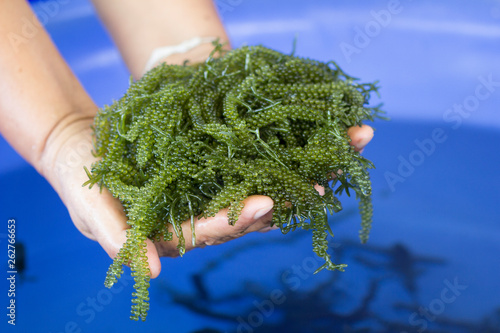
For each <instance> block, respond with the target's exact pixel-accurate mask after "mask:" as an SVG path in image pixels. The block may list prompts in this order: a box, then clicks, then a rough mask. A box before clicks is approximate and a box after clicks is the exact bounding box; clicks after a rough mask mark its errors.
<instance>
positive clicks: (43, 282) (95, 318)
mask: <svg viewBox="0 0 500 333" xmlns="http://www.w3.org/2000/svg"><path fill="white" fill-rule="evenodd" d="M47 3H52V4H57V6H56V7H51V8H56V9H57V10H55V11H53V12H52V11H48V10H47V8H49V7H47V6H46V4H47ZM391 3H392V4H396V5H391ZM32 4H33V6H34V8H35V10H36V11H37V13H38V14H39V15H40V16H43V15H46V17H47V23H46V28H47V29H48V30H49V32H50V34H51V36H52V38H53V40H54V42H55V43H56V45H57V46H58V47H59V49H60V51H61V53H62V54H63V56H64V57H65V59H66V60H67V62H68V63H69V64H70V66H71V67H72V69H73V70H74V72H75V74H76V75H77V76H78V78H79V79H80V80H81V82H82V83H83V85H84V86H85V88H86V89H87V90H88V92H89V93H90V94H91V96H92V97H93V98H94V100H95V101H96V103H97V104H98V105H100V106H102V105H104V104H109V103H111V102H112V100H113V99H118V98H119V97H120V96H121V95H122V94H123V93H124V92H125V90H126V88H127V86H128V82H129V73H128V72H127V70H126V68H125V65H124V63H123V62H122V60H121V59H120V55H119V53H118V51H117V50H116V48H115V47H114V46H113V44H112V42H111V40H110V39H109V37H108V35H107V33H106V32H105V31H104V30H103V27H102V26H101V24H100V23H99V21H98V19H97V17H96V14H95V12H94V10H93V8H92V6H91V5H90V4H89V2H87V1H83V0H75V1H71V2H70V3H67V4H62V3H58V2H57V1H52V2H50V1H36V2H33V3H32ZM218 8H219V11H220V13H221V16H222V18H223V20H224V23H225V25H226V27H227V30H228V33H229V35H230V37H231V41H232V43H233V46H235V47H237V46H240V45H243V44H250V45H253V44H263V45H265V46H268V47H272V48H275V49H277V50H279V51H283V52H286V53H289V52H290V51H291V49H292V42H293V39H294V38H295V36H297V50H296V54H297V55H300V56H304V57H310V58H314V59H318V60H322V61H327V60H332V59H333V60H335V61H336V62H337V63H338V64H339V65H340V67H341V68H342V69H343V70H344V71H346V72H347V73H349V74H350V75H353V76H356V77H359V78H361V80H362V81H365V82H371V81H375V80H379V81H380V85H381V87H382V88H381V91H380V92H381V99H380V100H378V99H376V98H375V99H374V100H373V102H374V104H375V103H377V102H378V101H382V102H384V107H383V108H384V110H385V111H387V113H388V115H389V116H390V117H391V118H392V120H391V121H390V122H382V121H379V122H376V123H375V124H373V125H374V127H375V128H376V133H375V138H374V140H373V141H372V143H370V145H369V146H368V147H367V149H366V152H365V155H366V156H367V157H368V158H369V159H371V160H372V161H373V162H374V164H375V165H376V167H377V169H376V170H374V171H373V172H372V179H373V187H374V207H375V215H374V223H373V229H372V234H371V238H370V241H369V245H368V246H367V247H365V248H364V249H363V248H360V247H358V246H357V245H353V244H355V243H354V242H355V241H356V236H357V231H358V225H359V221H358V220H359V217H358V216H357V213H356V212H355V208H356V203H355V202H354V201H353V200H351V199H349V198H342V201H343V202H344V200H345V199H347V200H345V204H344V207H345V209H344V212H342V213H339V214H336V215H335V216H333V217H332V218H331V220H330V221H331V224H332V227H333V230H334V233H335V238H334V243H332V244H333V245H334V247H335V248H337V249H344V251H343V252H342V253H344V255H343V257H342V262H344V263H347V264H348V265H349V267H348V268H347V270H346V272H345V273H342V275H341V276H340V277H336V280H335V283H336V286H338V289H339V290H336V291H338V292H339V293H341V294H343V295H344V296H343V297H340V296H338V295H337V296H338V297H337V296H336V297H335V300H336V301H338V303H339V304H333V303H332V304H330V305H329V306H331V311H332V312H335V313H348V312H349V311H350V310H352V309H353V308H355V307H356V304H359V301H360V299H362V297H363V295H364V294H365V293H366V291H367V288H368V287H367V286H368V284H369V281H372V280H373V279H378V280H377V281H379V284H378V291H377V293H376V297H375V299H374V300H373V303H371V305H370V310H371V311H372V312H373V313H376V316H371V317H370V316H367V319H366V320H365V321H363V320H361V321H359V322H357V323H354V324H353V326H354V327H371V331H377V330H379V331H384V330H386V329H384V327H385V326H384V325H385V324H384V323H383V321H381V320H380V318H384V319H385V320H386V321H393V322H396V321H397V322H400V323H402V325H403V324H404V325H406V326H404V327H403V326H401V327H402V328H401V330H397V331H403V329H404V330H407V331H416V330H417V329H419V328H422V327H423V326H422V325H423V324H422V323H421V322H420V323H418V324H416V323H412V322H411V319H410V317H411V314H412V312H413V310H406V311H405V310H401V309H399V310H397V309H396V307H395V306H394V305H395V304H396V303H398V302H399V303H401V302H402V303H406V304H408V303H411V304H419V305H421V306H425V307H432V306H438V305H440V304H444V308H443V309H441V308H439V309H438V310H439V311H437V310H436V311H437V312H439V313H436V316H435V319H434V320H429V319H427V320H426V324H427V325H429V330H430V331H431V330H432V329H433V326H432V325H439V322H440V320H444V319H447V318H448V319H450V320H455V321H458V320H461V321H463V322H466V323H469V324H470V325H478V324H479V323H480V322H481V320H483V319H484V318H485V317H486V316H489V315H490V314H492V313H493V312H494V311H495V309H497V308H498V307H500V288H499V287H500V285H499V281H500V266H499V253H500V243H499V240H500V209H499V205H500V195H499V192H498V189H499V188H500V176H499V173H498V170H499V167H500V154H498V143H500V114H499V113H500V52H499V51H500V2H499V1H493V0H491V1H486V0H482V1H474V2H473V1H465V0H463V1H460V0H458V1H453V2H452V1H444V0H440V1H430V0H427V1H426V0H422V1H410V0H401V1H395V2H394V1H366V0H363V1H356V2H352V1H336V2H333V1H326V0H319V1H297V0H293V1H272V2H271V1H264V0H253V1H250V0H231V1H229V0H225V1H219V2H218ZM390 10H392V13H391V11H390ZM388 13H389V14H388ZM488 79H489V80H490V81H493V85H491V86H489V87H488V86H485V85H484V84H483V83H482V82H484V80H488ZM478 89H479V91H480V92H481V93H482V95H481V96H483V95H487V96H484V98H482V99H478V98H477V91H478ZM488 89H490V90H488ZM476 102H477V103H476ZM460 107H462V110H465V111H464V113H461V114H460V113H457V112H456V111H454V110H457V108H460ZM435 131H438V132H439V133H441V134H440V136H439V140H436V138H435V137H433V133H434V132H435ZM438 141H439V142H438ZM422 147H424V148H422ZM0 153H1V165H0V182H1V185H2V191H0V203H1V213H0V221H2V224H1V225H2V227H1V228H2V229H3V230H2V229H0V241H1V244H2V245H1V248H4V249H5V248H6V245H5V244H6V238H5V237H6V232H7V222H6V221H7V220H8V219H9V218H15V219H16V221H17V238H18V240H19V241H22V242H23V243H24V244H25V246H26V251H27V257H26V262H27V269H26V271H25V273H24V277H23V281H21V282H19V281H18V286H17V295H16V302H17V304H18V307H17V325H16V327H15V328H13V327H10V326H8V325H7V324H6V318H5V315H4V314H2V318H3V319H2V321H1V323H0V325H1V326H0V327H2V328H1V330H2V332H4V331H6V330H7V329H8V330H9V331H12V332H16V331H17V332H53V333H56V332H58V333H59V332H65V330H66V331H71V330H72V329H73V328H72V326H74V330H75V332H78V331H81V332H120V331H124V330H127V331H133V332H166V331H169V332H193V331H195V330H196V329H201V328H206V327H213V328H217V329H219V330H220V331H225V332H226V331H227V332H234V331H237V330H238V328H239V329H240V331H241V330H242V328H241V327H240V326H238V322H237V321H234V322H230V321H227V320H218V319H215V318H213V317H212V318H210V317H209V316H206V315H201V314H199V313H198V314H196V313H194V312H193V311H192V309H191V310H189V307H187V306H182V305H179V302H177V303H176V302H175V297H174V294H175V293H174V292H173V291H172V290H175V291H176V293H178V294H179V295H181V296H182V295H184V296H185V298H186V299H188V300H189V302H191V303H192V304H195V303H196V302H197V295H196V293H195V290H194V288H193V285H192V284H191V276H192V275H193V274H195V273H199V272H201V271H202V270H203V269H206V267H205V265H206V263H207V262H217V269H212V270H208V271H204V272H205V275H204V278H205V282H206V283H207V288H208V289H209V291H210V293H211V295H213V296H214V297H221V298H224V297H225V295H226V296H227V295H230V294H234V293H237V294H239V295H246V296H245V297H246V298H245V299H243V300H240V301H239V302H235V303H234V304H233V303H231V302H225V303H224V302H222V303H221V304H217V305H215V303H214V302H212V303H210V304H208V303H207V304H205V303H203V301H201V300H200V301H199V302H200V304H202V305H206V306H207V307H208V306H214V307H216V308H217V307H218V306H219V307H220V311H221V312H223V313H230V314H234V316H235V317H236V316H241V317H242V318H243V320H246V321H247V322H248V320H249V319H251V317H249V314H252V311H253V312H255V311H257V310H256V309H257V308H256V307H255V305H253V303H252V301H253V300H257V301H258V302H260V301H262V300H263V299H268V298H269V297H266V296H265V295H268V296H269V295H270V292H271V290H273V289H278V290H281V291H283V292H286V293H291V294H287V295H292V294H293V293H292V292H295V293H300V295H308V293H310V291H311V290H314V288H315V286H317V284H318V283H320V282H321V281H325V279H327V278H328V276H329V275H328V273H325V274H323V273H320V274H318V275H316V276H312V275H311V274H306V275H307V276H305V277H304V278H300V283H299V284H300V286H299V287H298V289H297V290H291V288H290V286H291V285H290V284H286V283H285V284H284V283H283V281H282V282H279V281H280V277H283V272H287V271H288V272H290V271H292V269H293V267H294V266H295V267H297V266H299V267H306V268H307V265H306V264H307V263H310V260H311V258H314V257H312V251H311V249H310V235H309V234H308V233H300V232H297V233H298V234H297V235H298V236H297V237H296V238H292V237H290V236H289V235H287V236H282V235H281V234H280V233H279V232H271V233H268V234H263V235H262V234H256V235H249V236H247V237H244V238H243V239H240V240H237V241H233V242H230V243H228V244H224V245H221V246H217V247H211V248H206V249H203V250H195V251H192V252H191V253H188V254H187V255H185V256H184V257H183V258H180V259H168V258H165V259H162V263H163V271H162V274H161V276H160V278H158V279H157V280H154V281H153V282H152V286H151V310H150V313H149V316H148V319H147V321H146V322H145V323H136V322H131V321H130V320H129V319H128V316H129V308H130V293H131V292H132V288H131V283H130V280H127V279H123V280H122V282H119V283H118V287H119V288H115V289H113V293H111V292H110V291H107V289H105V288H104V286H103V280H104V277H105V272H106V270H107V267H108V265H109V264H110V262H111V260H110V259H109V258H108V257H107V256H106V254H105V253H104V251H102V250H101V249H100V247H99V246H98V245H97V244H96V243H94V242H92V241H89V240H87V239H86V238H85V237H83V236H82V235H80V234H79V232H78V231H77V230H76V228H75V227H74V226H73V224H72V223H71V220H70V218H69V215H68V213H67V211H66V209H65V207H64V206H63V205H62V203H61V202H60V200H59V198H58V196H57V194H56V193H55V192H54V191H53V190H52V189H51V188H50V186H49V185H48V183H47V182H46V181H45V180H44V179H43V178H41V177H40V176H39V175H38V174H37V173H36V172H35V171H34V170H33V169H32V168H31V167H30V166H29V165H28V164H26V162H24V161H23V160H22V159H21V158H20V157H19V156H18V155H17V154H16V153H15V151H13V150H12V149H11V148H10V147H9V146H8V145H7V143H6V142H5V141H4V140H3V139H2V138H0ZM353 212H354V213H353ZM283 240H285V241H283ZM253 242H255V243H256V244H257V245H255V246H251V245H252V244H253ZM396 243H403V244H404V245H405V246H406V248H407V249H409V250H410V251H411V253H413V255H414V257H415V258H424V257H426V258H429V257H432V258H439V259H442V260H444V261H445V262H446V263H445V264H429V265H427V266H426V264H422V265H421V266H420V267H418V268H417V271H418V272H419V273H420V274H415V281H416V283H417V286H418V292H417V293H416V294H412V293H409V292H408V290H406V289H405V288H404V286H403V285H402V283H400V280H398V279H397V278H394V276H393V274H394V271H395V269H394V268H391V267H388V266H384V264H383V263H384V262H385V261H386V260H388V259H387V258H388V256H387V253H386V252H387V249H390V248H391V246H393V245H394V244H396ZM245 244H249V245H248V246H246V245H245ZM1 248H0V251H2V252H3V253H6V250H1ZM384 251H385V252H384ZM334 252H335V251H334ZM339 252H340V251H339ZM228 253H234V254H233V255H232V256H229V255H228ZM384 253H385V254H384ZM360 256H365V257H366V256H368V257H369V260H370V261H372V262H373V263H375V264H378V265H379V266H380V267H379V269H378V270H377V269H372V268H369V266H368V265H366V264H363V261H361V260H359V257H360ZM2 258H5V257H4V254H2ZM221 258H222V259H221ZM5 260H6V259H5ZM417 261H418V260H417ZM2 265H3V264H2ZM304 265H306V266H304ZM2 267H4V266H2ZM6 270H7V268H6V265H5V271H6ZM396 271H397V269H396ZM445 281H452V282H453V281H458V282H459V283H460V284H461V285H464V286H466V288H465V289H464V290H462V291H461V292H460V295H457V297H456V298H455V299H454V300H453V302H449V303H443V302H441V303H439V300H442V292H443V290H444V289H445V288H446V287H447V284H446V282H445ZM249 283H250V285H252V286H258V288H259V290H260V291H261V294H264V297H260V296H259V295H260V294H259V295H258V293H257V294H256V293H255V292H254V293H252V292H249V290H253V289H252V288H249V287H248V286H249ZM4 284H5V279H2V283H0V288H1V289H0V295H2V296H1V297H0V300H1V302H2V303H1V304H2V306H1V308H2V309H4V310H2V311H6V310H5V307H4V306H7V305H6V304H7V303H6V301H7V297H6V296H5V292H4V290H5V291H6V290H7V285H6V284H5V285H4ZM125 284H127V285H125ZM121 286H123V290H121V289H120V288H121ZM174 286H175V287H174ZM325 290H327V288H326V289H325ZM245 293H246V294H245ZM179 295H178V296H179ZM346 295H347V296H346ZM198 296H199V295H198ZM259 297H260V298H259ZM89 298H96V299H97V300H98V301H99V302H100V303H99V306H98V307H97V308H95V309H94V310H90V307H89V306H88V300H89ZM337 298H338V299H337ZM332 302H333V300H332ZM412 302H413V303H412ZM290 309H292V310H293V309H295V308H293V307H292V306H291V302H288V303H287V301H285V303H283V304H281V305H276V308H275V309H274V311H273V313H272V314H270V315H269V316H264V315H263V318H264V321H263V323H262V324H259V325H253V326H251V329H252V330H255V331H256V332H259V330H262V331H264V328H265V327H266V325H268V326H269V325H271V324H273V323H279V322H280V321H281V320H282V318H283V317H284V316H285V317H286V311H288V310H290ZM297 309H299V310H300V307H299V308H297ZM297 309H295V310H297ZM436 309H437V308H436ZM261 313H262V312H261ZM368 317H369V318H368ZM256 318H257V317H256ZM374 318H379V319H374ZM418 318H422V317H418ZM497 320H498V319H497ZM301 325H303V326H301ZM356 325H359V326H356ZM493 326H494V327H495V328H496V329H497V330H493V331H495V332H497V331H498V330H500V328H499V327H498V325H493ZM394 327H395V326H394ZM464 327H466V326H463V327H461V328H460V327H459V326H456V327H453V326H449V327H447V328H443V330H444V331H449V332H462V330H463V331H467V328H464ZM471 327H473V328H470V329H469V331H474V330H476V329H477V327H478V326H471ZM474 327H475V328H474ZM435 328H436V329H437V328H439V327H438V326H435ZM295 329H296V331H297V332H306V331H307V325H305V324H303V323H297V324H296V325H295ZM460 329H462V330H460ZM327 331H332V332H337V331H339V332H340V331H341V330H340V329H338V330H335V329H333V327H332V330H327ZM477 331H478V332H479V330H477Z"/></svg>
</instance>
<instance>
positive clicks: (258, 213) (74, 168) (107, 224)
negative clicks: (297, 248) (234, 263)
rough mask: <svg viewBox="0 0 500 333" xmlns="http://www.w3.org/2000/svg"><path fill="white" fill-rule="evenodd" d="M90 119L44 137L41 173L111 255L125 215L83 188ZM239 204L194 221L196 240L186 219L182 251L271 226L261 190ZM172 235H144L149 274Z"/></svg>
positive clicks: (114, 202) (169, 250)
mask: <svg viewBox="0 0 500 333" xmlns="http://www.w3.org/2000/svg"><path fill="white" fill-rule="evenodd" d="M92 121H93V120H92V118H91V117H87V118H82V119H77V120H75V121H72V122H69V124H68V125H65V127H64V128H62V129H58V131H57V132H58V134H57V135H55V136H52V137H51V138H50V139H49V141H48V142H47V149H46V154H44V158H43V160H42V162H43V174H44V176H45V177H46V178H47V180H48V181H49V182H50V183H51V185H52V186H53V187H54V189H56V191H57V192H58V194H59V196H60V197H61V199H62V201H63V202H64V204H65V205H66V207H67V209H68V211H69V214H70V216H71V219H72V220H73V223H74V224H75V226H76V227H77V229H78V230H79V231H80V232H81V233H82V234H83V235H85V236H86V237H88V238H90V239H92V240H95V241H97V242H98V243H99V244H100V245H101V247H102V248H103V249H104V250H105V251H106V253H107V254H108V255H109V256H110V257H111V258H114V257H115V256H116V254H117V253H118V251H119V250H120V248H121V247H122V245H123V243H124V242H125V241H126V230H127V229H128V228H129V225H127V217H126V215H125V212H124V210H123V207H122V205H121V203H120V201H119V200H118V199H116V198H114V197H113V196H112V195H111V193H110V192H109V191H108V190H107V189H105V188H103V189H102V192H101V193H100V190H99V187H98V186H94V187H93V188H92V189H88V188H87V187H82V184H83V183H84V182H85V181H87V176H86V174H85V172H84V171H83V167H84V166H87V167H90V165H91V164H92V163H93V162H95V161H96V157H94V156H93V155H92V153H91V150H92V147H93V145H92V131H91V129H90V125H91V124H92ZM348 133H349V135H350V137H351V139H352V144H353V145H354V146H355V147H356V149H357V150H359V151H360V150H362V149H363V148H364V146H366V144H367V143H368V142H369V141H370V140H371V138H372V137H373V130H372V128H371V127H369V126H366V125H364V126H363V127H358V126H357V127H352V128H350V129H349V131H348ZM243 203H244V208H243V210H242V212H241V215H240V216H239V218H238V221H237V223H236V224H235V225H234V226H233V225H229V224H228V220H227V211H228V210H227V209H223V210H221V211H220V212H219V213H218V214H217V215H215V216H214V217H209V218H197V219H196V220H195V230H196V245H195V246H194V247H193V245H192V242H191V239H190V237H191V221H186V222H184V223H183V225H182V229H183V234H184V237H185V240H186V242H185V244H186V251H189V250H192V249H193V248H195V247H205V246H207V245H216V244H221V243H225V242H227V241H230V240H232V239H235V238H239V237H241V236H243V235H246V234H248V233H250V232H254V231H267V230H270V229H271V227H270V222H271V218H272V209H273V201H272V199H271V198H269V197H267V196H263V195H253V196H250V197H248V198H246V199H245V200H244V201H243ZM178 255H179V252H178V250H177V239H175V235H174V239H173V241H168V242H155V243H153V242H152V241H151V240H147V256H148V262H149V267H150V272H151V277H153V278H155V277H157V276H158V275H159V273H160V270H161V263H160V259H159V258H160V257H161V256H169V257H176V256H178Z"/></svg>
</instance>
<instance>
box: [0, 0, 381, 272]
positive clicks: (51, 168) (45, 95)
mask: <svg viewBox="0 0 500 333" xmlns="http://www.w3.org/2000/svg"><path fill="white" fill-rule="evenodd" d="M93 2H94V5H95V7H96V9H97V10H98V12H99V15H100V17H101V19H102V20H103V22H104V23H105V24H106V26H107V27H108V29H109V31H110V33H111V35H112V36H113V39H114V40H115V42H116V44H117V46H118V48H119V50H120V52H121V53H122V56H123V58H124V60H125V62H126V64H127V66H128V67H129V70H130V72H131V73H132V75H133V77H134V78H136V79H137V78H140V77H141V76H142V74H143V70H144V66H145V65H146V63H147V60H148V58H149V56H150V54H151V52H152V51H153V50H154V49H155V48H157V47H162V46H166V45H177V44H179V43H181V42H183V41H185V40H188V39H191V38H193V37H197V36H201V37H219V38H220V40H221V41H228V37H227V34H226V32H225V30H224V27H223V25H222V23H221V21H220V20H219V17H218V15H217V12H216V10H215V8H214V5H213V3H212V2H211V0H183V1H177V0H147V1H146V0H144V1H137V0H94V1H93ZM22 18H27V19H29V20H31V21H32V22H35V26H36V28H37V30H36V33H35V34H34V35H33V36H31V35H30V38H24V37H23V38H24V39H15V35H17V36H23V32H22V22H23V21H22ZM36 22H37V21H36V18H34V16H33V12H32V11H31V8H30V7H29V5H28V4H27V3H26V2H25V1H9V0H0V37H1V38H0V50H2V52H0V73H2V75H0V132H1V134H2V136H3V137H4V138H5V139H6V140H7V141H8V142H9V143H10V144H11V145H12V147H13V148H14V149H16V151H17V152H18V153H19V154H20V155H22V156H23V157H24V158H25V159H26V161H28V162H29V163H30V164H31V165H33V167H35V169H36V170H37V171H38V172H39V173H40V174H41V175H42V176H43V177H45V178H46V179H47V181H48V182H49V183H50V184H51V185H52V187H53V188H54V189H55V191H56V192H57V193H58V194H59V196H60V198H61V200H62V201H63V202H64V204H65V205H66V207H67V209H68V211H69V213H70V216H71V219H72V220H73V223H74V224H75V226H76V228H77V229H78V230H79V231H80V232H81V233H82V234H83V235H85V236H86V237H88V238H90V239H92V240H95V241H97V242H98V243H99V244H100V245H101V246H102V248H103V249H104V250H105V251H106V252H107V253H108V255H109V256H110V257H111V258H114V257H115V256H116V254H117V253H118V251H119V249H120V248H121V246H122V244H123V243H124V242H125V239H126V233H125V231H126V229H127V228H128V226H127V224H126V221H127V218H126V216H125V213H124V211H123V207H122V205H121V203H120V202H119V201H118V200H117V199H115V198H113V197H112V195H111V194H110V193H109V192H108V191H107V190H106V189H103V191H102V193H99V189H98V187H94V188H92V189H91V190H89V189H88V188H86V187H82V184H83V183H84V182H85V181H86V180H87V179H88V178H87V176H86V174H85V172H84V171H83V167H84V166H87V167H90V166H91V165H92V163H93V162H94V161H95V160H96V158H95V157H94V156H93V155H92V153H91V148H92V132H91V130H90V125H91V124H92V121H93V117H94V115H95V114H96V112H97V110H98V108H97V106H96V105H95V103H94V102H93V101H92V99H91V98H90V96H89V95H88V94H87V92H86V91H85V89H84V88H83V87H82V86H81V84H80V83H79V82H78V80H77V79H76V77H75V76H74V74H73V73H72V72H71V70H70V68H69V67H68V65H67V64H66V62H65V61H64V59H63V58H62V57H61V55H60V54H59V52H58V51H57V48H56V47H55V46H54V45H53V43H52V41H51V39H50V37H49V36H48V34H47V33H46V32H45V30H44V29H43V28H42V27H41V25H40V24H39V23H38V24H36ZM180 27H182V28H180ZM211 49H212V46H211V45H210V44H203V45H200V46H198V47H196V48H195V49H193V50H191V51H188V52H186V53H184V54H176V55H172V56H170V57H168V58H166V59H164V61H165V62H167V63H169V64H182V63H183V62H184V61H185V60H189V61H191V62H198V61H203V60H204V59H206V57H207V56H208V54H209V53H210V51H211ZM348 134H349V136H350V137H351V139H352V144H353V145H354V146H355V147H356V149H357V150H360V151H361V150H362V149H363V148H364V147H365V146H366V145H367V144H368V142H369V141H370V140H371V139H372V137H373V130H372V128H371V127H369V126H367V125H363V126H362V127H358V126H357V127H352V128H350V129H349V131H348ZM244 204H245V206H244V208H243V211H242V213H241V215H240V217H239V219H238V221H237V223H236V224H235V225H234V226H231V225H229V224H228V222H227V209H224V210H221V211H220V212H219V213H218V214H217V215H216V216H215V217H211V218H207V219H203V218H201V219H196V221H195V230H196V246H195V247H204V246H206V245H215V244H221V243H224V242H227V241H229V240H232V239H235V238H238V237H241V236H243V235H245V234H247V233H250V232H254V231H267V230H269V229H270V221H271V216H272V208H273V201H272V200H271V198H269V197H266V196H262V195H254V196H250V197H248V198H246V199H245V201H244ZM190 228H191V226H190V221H186V222H185V223H184V224H183V231H184V236H185V238H186V251H189V250H192V249H193V248H194V247H193V246H192V245H191V239H190V237H191V229H190ZM176 245H177V242H176V240H175V239H174V241H172V242H160V243H153V242H151V241H149V240H148V241H147V250H148V253H147V255H148V261H149V266H150V271H151V276H152V277H153V278H155V277H157V276H158V275H159V273H160V270H161V264H160V257H161V256H169V257H175V256H178V251H177V249H176Z"/></svg>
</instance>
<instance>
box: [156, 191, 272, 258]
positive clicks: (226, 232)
mask: <svg viewBox="0 0 500 333" xmlns="http://www.w3.org/2000/svg"><path fill="white" fill-rule="evenodd" d="M243 204H244V206H243V209H242V211H241V213H240V215H239V217H238V220H237V221H236V223H235V225H230V224H229V223H228V219H227V213H228V209H227V208H226V209H222V210H221V211H219V212H218V213H217V215H215V216H214V217H209V218H196V219H195V234H196V236H195V246H193V245H192V239H191V222H190V221H185V222H184V223H183V224H182V233H183V235H184V238H185V246H186V251H189V250H191V249H193V248H195V247H204V246H206V245H216V244H221V243H225V242H227V241H230V240H232V239H235V238H238V237H241V236H243V235H246V234H247V233H250V232H253V231H259V230H262V229H264V228H267V227H269V226H270V222H271V219H272V209H273V204H274V203H273V200H272V199H271V198H269V197H267V196H263V195H253V196H250V197H248V198H246V199H245V200H243ZM177 243H178V239H177V237H175V235H174V239H173V240H172V241H169V242H161V243H155V244H156V246H157V248H158V251H159V253H160V255H162V256H163V255H168V256H175V255H177V254H178V250H177V249H176V246H177Z"/></svg>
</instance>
